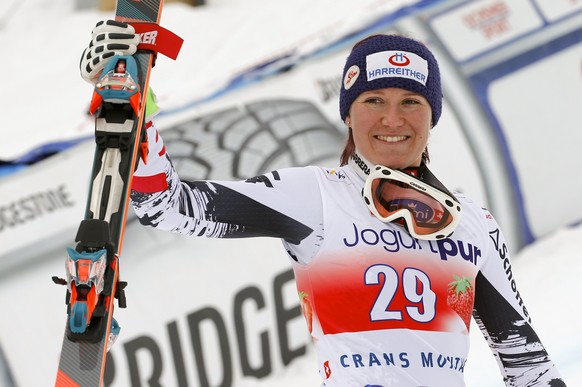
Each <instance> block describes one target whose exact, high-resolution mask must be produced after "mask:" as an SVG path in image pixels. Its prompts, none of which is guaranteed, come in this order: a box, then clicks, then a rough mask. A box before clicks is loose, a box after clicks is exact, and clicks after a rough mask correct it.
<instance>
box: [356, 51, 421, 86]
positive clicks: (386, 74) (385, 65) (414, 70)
mask: <svg viewBox="0 0 582 387" xmlns="http://www.w3.org/2000/svg"><path fill="white" fill-rule="evenodd" d="M366 75H367V78H368V81H373V80H375V79H379V78H407V79H412V80H413V81H416V82H419V83H421V84H422V85H424V86H426V81H427V79H428V62H427V61H426V60H425V59H423V58H422V57H420V56H418V55H416V54H414V53H412V52H405V51H381V52H376V53H374V54H370V55H368V56H367V57H366Z"/></svg>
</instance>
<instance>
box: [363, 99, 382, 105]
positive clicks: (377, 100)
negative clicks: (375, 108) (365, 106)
mask: <svg viewBox="0 0 582 387" xmlns="http://www.w3.org/2000/svg"><path fill="white" fill-rule="evenodd" d="M364 102H365V103H369V104H379V103H382V100H381V99H380V98H376V97H370V98H366V100H365V101H364Z"/></svg>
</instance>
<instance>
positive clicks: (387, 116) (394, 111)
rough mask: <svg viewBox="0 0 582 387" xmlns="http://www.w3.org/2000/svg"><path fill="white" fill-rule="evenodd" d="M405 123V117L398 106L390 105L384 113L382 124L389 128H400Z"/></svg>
mask: <svg viewBox="0 0 582 387" xmlns="http://www.w3.org/2000/svg"><path fill="white" fill-rule="evenodd" d="M403 123H404V117H403V115H402V112H401V111H400V109H399V108H398V106H394V105H388V106H386V107H385V108H384V109H383V111H382V124H383V125H384V126H387V127H391V128H392V127H399V126H401V125H402V124H403Z"/></svg>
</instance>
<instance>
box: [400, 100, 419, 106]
mask: <svg viewBox="0 0 582 387" xmlns="http://www.w3.org/2000/svg"><path fill="white" fill-rule="evenodd" d="M402 103H403V104H404V105H417V104H419V103H420V102H419V101H417V100H416V99H405V100H404V101H402Z"/></svg>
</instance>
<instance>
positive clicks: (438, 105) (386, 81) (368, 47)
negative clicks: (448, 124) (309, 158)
mask: <svg viewBox="0 0 582 387" xmlns="http://www.w3.org/2000/svg"><path fill="white" fill-rule="evenodd" d="M342 79H343V82H342V86H341V90H340V99H339V109H340V116H341V118H342V121H345V120H346V116H347V115H348V113H349V111H350V106H351V105H352V102H354V100H355V99H356V98H357V97H358V96H359V95H360V94H361V93H363V92H364V91H368V90H377V89H384V88H389V87H397V88H400V89H405V90H408V91H412V92H414V93H418V94H421V95H423V96H424V97H425V98H426V99H427V100H428V103H429V104H430V106H431V109H432V124H433V126H434V125H436V124H437V122H438V120H439V118H440V116H441V111H442V104H443V101H442V99H443V93H442V90H441V77H440V73H439V66H438V63H437V61H436V59H435V57H434V56H433V54H432V53H431V52H430V51H429V49H428V48H427V47H426V46H425V45H424V44H422V43H420V42H418V41H416V40H414V39H409V38H405V37H403V36H398V35H374V36H371V37H369V38H366V39H364V40H362V41H360V42H359V43H357V44H356V45H355V46H354V48H353V49H352V52H351V53H350V55H349V56H348V59H347V60H346V65H345V67H344V72H343V77H342Z"/></svg>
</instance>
